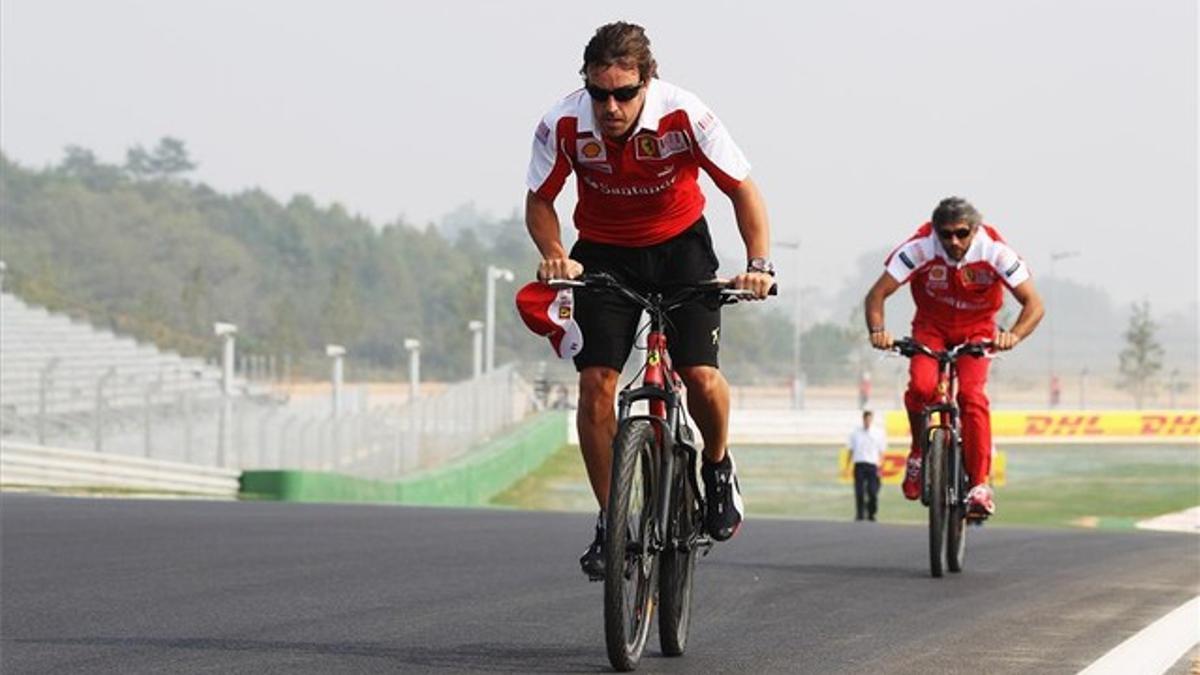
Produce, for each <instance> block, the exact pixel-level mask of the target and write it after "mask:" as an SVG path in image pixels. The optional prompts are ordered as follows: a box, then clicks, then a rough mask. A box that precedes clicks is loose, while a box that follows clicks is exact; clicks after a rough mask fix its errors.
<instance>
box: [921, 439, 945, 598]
mask: <svg viewBox="0 0 1200 675" xmlns="http://www.w3.org/2000/svg"><path fill="white" fill-rule="evenodd" d="M948 441H949V438H948V437H947V436H946V430H945V429H934V430H933V431H932V432H930V434H929V447H928V448H927V449H926V450H925V479H926V481H927V484H928V486H929V572H930V574H932V575H933V576H934V577H940V576H942V573H943V572H944V571H945V570H946V568H947V567H949V565H948V563H947V560H946V558H947V550H946V545H947V543H948V542H947V538H948V537H947V534H948V533H947V523H948V522H949V513H948V510H949V504H948V503H947V502H948V500H947V492H948V490H947V485H948V482H947V476H946V469H947V468H948V467H947V465H946V464H947V462H946V456H947V454H948V449H949V448H948Z"/></svg>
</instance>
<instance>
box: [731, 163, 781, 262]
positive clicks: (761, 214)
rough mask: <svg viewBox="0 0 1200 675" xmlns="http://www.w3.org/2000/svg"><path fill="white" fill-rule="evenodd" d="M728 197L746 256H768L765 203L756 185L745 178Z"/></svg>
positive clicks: (768, 231) (769, 230) (768, 243)
mask: <svg viewBox="0 0 1200 675" xmlns="http://www.w3.org/2000/svg"><path fill="white" fill-rule="evenodd" d="M729 198H730V201H732V202H733V212H734V215H735V216H736V217H737V224H738V231H739V232H740V233H741V235H742V241H743V242H745V244H746V258H747V259H750V258H768V257H770V255H771V229H770V225H769V224H768V221H767V205H766V203H765V202H764V201H763V198H762V194H761V193H759V191H758V186H756V185H755V184H754V181H752V180H750V178H746V179H745V180H743V181H742V182H741V183H740V184H739V185H738V186H737V188H735V189H734V190H733V192H732V193H730V195H729Z"/></svg>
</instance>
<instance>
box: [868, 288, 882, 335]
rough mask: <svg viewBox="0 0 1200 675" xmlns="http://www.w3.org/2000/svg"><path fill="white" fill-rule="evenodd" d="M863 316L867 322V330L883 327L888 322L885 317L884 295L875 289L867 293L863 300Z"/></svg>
mask: <svg viewBox="0 0 1200 675" xmlns="http://www.w3.org/2000/svg"><path fill="white" fill-rule="evenodd" d="M863 318H864V319H866V322H867V330H868V331H870V330H875V329H877V328H883V327H884V326H885V325H886V324H885V323H884V318H883V297H882V295H881V294H879V293H877V292H876V291H875V290H874V289H872V291H871V292H870V293H868V294H867V297H866V299H865V300H864V301H863Z"/></svg>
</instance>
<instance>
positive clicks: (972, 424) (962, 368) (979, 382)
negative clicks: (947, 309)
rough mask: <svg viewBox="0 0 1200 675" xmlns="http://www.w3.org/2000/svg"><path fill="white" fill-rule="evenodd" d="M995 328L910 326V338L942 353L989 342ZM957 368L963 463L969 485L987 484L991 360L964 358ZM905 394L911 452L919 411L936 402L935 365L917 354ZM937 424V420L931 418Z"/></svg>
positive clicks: (917, 435) (916, 443) (917, 434)
mask: <svg viewBox="0 0 1200 675" xmlns="http://www.w3.org/2000/svg"><path fill="white" fill-rule="evenodd" d="M994 330H995V329H994V328H992V327H988V328H986V329H976V330H973V331H966V332H959V333H958V334H954V333H950V332H948V331H943V330H940V329H938V328H937V327H935V326H929V325H924V324H922V325H917V324H914V325H913V339H914V340H916V341H917V342H920V343H921V344H923V345H925V346H926V347H929V348H930V349H932V350H934V351H942V350H945V349H946V348H948V347H953V346H954V345H956V344H961V343H963V342H974V341H978V340H990V339H992V337H993V333H994ZM957 365H958V408H959V414H960V416H961V419H962V436H963V464H964V468H965V469H966V471H967V476H968V477H970V479H971V485H972V486H974V485H978V484H979V483H984V482H987V479H988V475H989V473H990V472H991V469H992V416H991V412H990V411H989V408H988V405H989V401H988V397H987V391H986V388H987V376H988V367H989V366H990V365H991V361H990V360H988V359H985V358H980V357H975V356H963V357H962V358H960V359H959V360H958V361H957ZM908 374H909V381H908V391H906V392H905V393H904V407H905V408H906V409H907V410H908V421H909V425H910V427H911V428H912V430H913V445H912V447H913V449H914V450H916V451H918V452H919V451H920V450H919V448H920V445H919V443H920V438H921V434H922V433H923V432H922V430H921V429H920V426H921V410H922V409H923V408H924V407H925V406H927V405H930V404H931V403H933V402H934V401H936V400H937V383H938V363H937V361H935V360H933V359H931V358H929V357H928V356H925V355H923V354H917V355H915V356H913V357H912V360H911V361H910V363H909V366H908ZM934 421H935V422H936V421H937V420H936V417H935V418H934Z"/></svg>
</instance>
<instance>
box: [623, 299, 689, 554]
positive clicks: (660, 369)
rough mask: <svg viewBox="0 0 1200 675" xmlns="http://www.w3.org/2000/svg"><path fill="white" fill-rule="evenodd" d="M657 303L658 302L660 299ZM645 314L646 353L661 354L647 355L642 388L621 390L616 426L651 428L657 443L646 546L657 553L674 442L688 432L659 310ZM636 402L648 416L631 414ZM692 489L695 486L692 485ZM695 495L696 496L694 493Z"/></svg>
mask: <svg viewBox="0 0 1200 675" xmlns="http://www.w3.org/2000/svg"><path fill="white" fill-rule="evenodd" d="M658 299H661V296H659V298H658ZM656 304H657V303H656ZM649 314H650V330H649V333H648V337H647V349H648V350H656V349H660V348H661V349H662V350H663V352H662V353H661V354H658V355H657V359H656V358H655V354H654V353H653V351H652V352H651V354H648V355H647V363H646V366H645V375H644V378H643V384H642V386H640V387H634V388H625V389H622V390H621V392H620V393H619V394H618V397H617V411H618V412H617V426H618V427H620V426H621V425H623V424H627V423H629V422H633V421H638V420H641V421H646V422H649V423H650V424H651V425H652V426H653V427H654V428H655V431H656V435H657V436H658V439H659V446H658V447H659V448H661V450H660V453H661V456H660V457H657V458H655V459H656V460H657V462H658V466H659V471H660V472H659V476H660V480H659V486H658V488H659V494H658V503H657V504H655V505H654V506H655V508H656V509H657V511H656V512H655V514H654V515H655V518H654V521H655V528H654V537H655V541H652V542H649V543H650V548H651V550H653V551H654V552H655V553H658V552H659V551H661V550H662V549H663V547H664V546H666V545H667V543H668V542H667V527H668V525H669V523H670V513H671V503H672V500H673V499H674V494H673V491H674V481H673V480H672V478H673V477H674V476H675V460H676V453H677V452H678V450H677V447H678V445H677V443H676V440H677V439H679V436H680V435H681V430H682V429H689V427H687V426H686V425H683V424H681V419H682V408H683V407H682V405H681V402H680V396H679V389H678V384H677V382H676V379H677V375H676V374H675V371H674V369H673V368H672V367H671V365H670V362H669V357H668V355H667V352H666V349H665V347H666V344H665V343H666V338H665V333H664V330H665V326H664V325H663V324H664V320H663V317H662V310H661V309H657V308H656V310H655V311H651V312H649ZM639 401H648V402H649V403H650V409H651V413H650V414H648V415H634V414H632V410H633V405H634V404H635V403H638V402H639ZM656 413H661V414H656ZM689 430H690V429H689ZM686 452H689V453H690V455H694V454H695V450H694V449H692V448H690V447H688V450H687V451H686ZM688 461H689V463H690V464H691V466H692V468H693V469H694V468H695V465H694V464H692V463H693V462H694V461H695V458H694V456H689V457H688ZM688 480H690V481H694V480H695V478H694V477H693V476H691V475H689V476H688ZM693 487H695V486H694V485H693ZM697 494H699V492H698V491H697Z"/></svg>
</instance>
